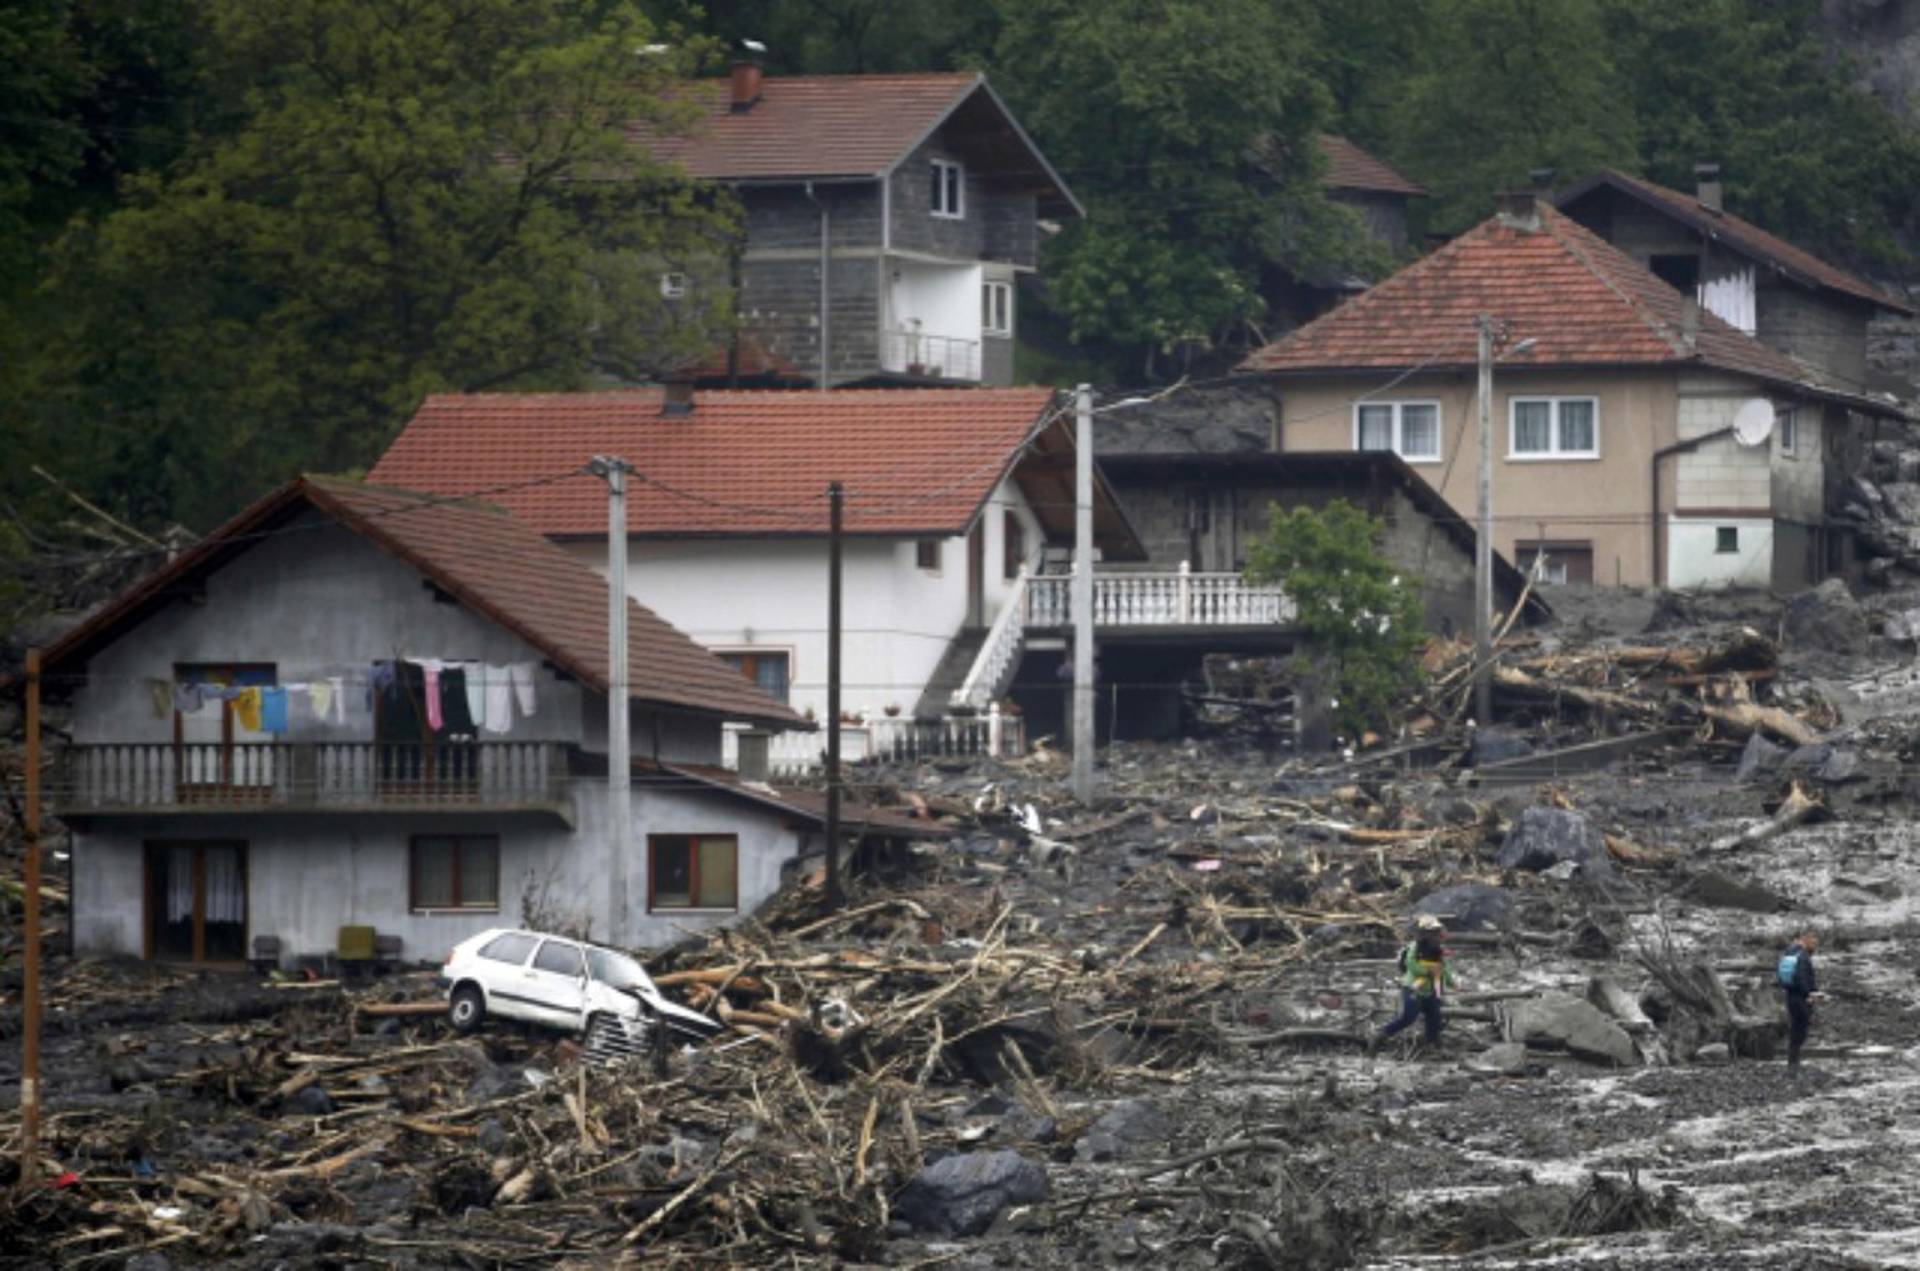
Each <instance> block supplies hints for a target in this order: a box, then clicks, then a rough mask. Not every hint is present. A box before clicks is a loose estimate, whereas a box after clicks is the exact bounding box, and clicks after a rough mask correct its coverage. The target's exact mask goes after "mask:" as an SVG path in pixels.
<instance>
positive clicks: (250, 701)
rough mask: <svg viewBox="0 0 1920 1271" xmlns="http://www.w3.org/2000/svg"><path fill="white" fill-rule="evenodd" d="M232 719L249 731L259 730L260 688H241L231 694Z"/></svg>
mask: <svg viewBox="0 0 1920 1271" xmlns="http://www.w3.org/2000/svg"><path fill="white" fill-rule="evenodd" d="M233 719H234V722H235V723H237V724H239V725H240V727H242V728H244V729H246V730H247V731H248V732H250V733H257V732H259V731H260V690H259V689H257V688H243V689H240V690H239V691H238V692H236V693H234V695H233Z"/></svg>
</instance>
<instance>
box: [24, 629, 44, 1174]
mask: <svg viewBox="0 0 1920 1271" xmlns="http://www.w3.org/2000/svg"><path fill="white" fill-rule="evenodd" d="M24 828H25V831H26V848H27V876H26V879H25V880H24V881H25V884H26V886H25V895H24V896H23V897H22V904H21V908H22V910H23V911H24V912H23V913H22V915H21V934H22V935H23V936H25V937H26V943H27V947H26V955H25V958H24V959H23V961H24V962H25V966H24V968H23V970H24V973H25V977H26V991H25V993H24V994H23V997H24V998H25V1001H24V1002H23V1003H22V1010H21V1014H22V1015H23V1016H24V1019H23V1020H22V1021H21V1023H22V1026H23V1027H22V1033H23V1053H22V1054H21V1056H20V1184H21V1186H22V1187H32V1186H34V1185H35V1184H36V1183H37V1182H39V1179H40V650H38V649H28V650H27V823H26V826H25V827H24Z"/></svg>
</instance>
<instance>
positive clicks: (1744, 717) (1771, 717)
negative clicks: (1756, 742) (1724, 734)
mask: <svg viewBox="0 0 1920 1271" xmlns="http://www.w3.org/2000/svg"><path fill="white" fill-rule="evenodd" d="M1700 713H1701V714H1703V715H1705V716H1706V717H1707V718H1708V719H1710V720H1712V721H1713V722H1714V723H1716V724H1719V725H1720V726H1721V727H1723V728H1726V729H1729V730H1731V731H1732V732H1733V733H1734V734H1735V735H1737V736H1740V737H1746V736H1750V735H1751V734H1753V733H1765V734H1766V735H1768V736H1770V737H1773V738H1774V739H1776V740H1778V741H1784V742H1788V743H1790V744H1792V745H1795V746H1811V745H1813V744H1814V743H1815V742H1817V741H1819V740H1820V734H1819V733H1817V732H1815V731H1814V730H1813V729H1812V728H1811V727H1809V726H1808V725H1807V724H1806V723H1804V722H1803V721H1802V720H1800V719H1799V718H1798V717H1797V716H1795V715H1791V714H1789V713H1787V712H1786V711H1783V710H1781V709H1780V708H1779V707H1778V706H1758V705H1755V704H1754V703H1752V702H1735V703H1733V704H1731V705H1727V706H1713V705H1707V706H1702V707H1700Z"/></svg>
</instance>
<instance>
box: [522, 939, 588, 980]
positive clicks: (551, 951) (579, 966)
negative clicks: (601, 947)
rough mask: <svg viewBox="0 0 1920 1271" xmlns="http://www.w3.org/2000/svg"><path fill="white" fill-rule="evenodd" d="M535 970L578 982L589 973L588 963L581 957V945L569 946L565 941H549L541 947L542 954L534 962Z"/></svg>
mask: <svg viewBox="0 0 1920 1271" xmlns="http://www.w3.org/2000/svg"><path fill="white" fill-rule="evenodd" d="M533 968H534V970H536V971H551V972H552V973H553V974H555V975H564V976H566V977H567V978H568V979H569V980H577V979H579V978H580V977H581V976H583V975H585V974H586V973H587V961H586V959H585V958H583V957H581V956H580V946H579V945H577V944H568V943H567V942H566V941H565V940H549V941H547V942H546V943H545V944H543V945H541V946H540V953H539V955H538V956H537V957H535V958H534V960H533Z"/></svg>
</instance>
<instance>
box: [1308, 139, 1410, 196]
mask: <svg viewBox="0 0 1920 1271" xmlns="http://www.w3.org/2000/svg"><path fill="white" fill-rule="evenodd" d="M1320 153H1321V154H1323V155H1325V156H1326V159H1327V171H1326V175H1324V176H1322V177H1321V178H1320V184H1321V185H1324V186H1325V187H1327V188H1328V189H1329V190H1361V191H1364V192H1366V193H1369V194H1407V195H1420V194H1425V193H1426V192H1427V191H1426V189H1425V187H1423V186H1418V185H1415V184H1414V183H1413V182H1411V181H1409V180H1407V178H1405V177H1403V176H1401V175H1400V174H1399V173H1398V172H1396V171H1394V170H1393V169H1392V168H1390V167H1388V166H1387V165H1386V164H1385V163H1383V162H1381V161H1380V160H1379V159H1376V158H1374V157H1373V156H1372V155H1370V154H1368V153H1367V152H1366V151H1364V150H1362V149H1361V148H1360V147H1359V146H1356V145H1354V144H1353V143H1352V142H1351V141H1348V140H1347V139H1346V138H1345V137H1336V136H1333V135H1332V134H1331V133H1322V134H1320Z"/></svg>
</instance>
